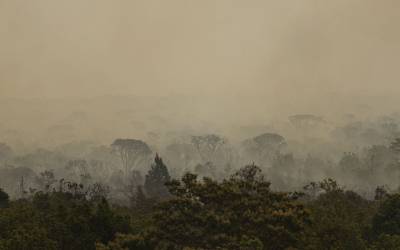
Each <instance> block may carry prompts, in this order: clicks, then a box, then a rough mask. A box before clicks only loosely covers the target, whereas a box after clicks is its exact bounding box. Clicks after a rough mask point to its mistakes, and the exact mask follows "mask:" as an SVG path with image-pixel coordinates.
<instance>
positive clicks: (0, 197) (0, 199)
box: [0, 188, 10, 208]
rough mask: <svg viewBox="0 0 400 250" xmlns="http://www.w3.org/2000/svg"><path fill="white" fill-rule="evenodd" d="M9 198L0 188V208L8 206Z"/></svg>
mask: <svg viewBox="0 0 400 250" xmlns="http://www.w3.org/2000/svg"><path fill="white" fill-rule="evenodd" d="M9 198H10V197H9V196H8V194H7V193H6V192H4V191H3V189H1V188H0V208H3V207H7V206H8V203H9Z"/></svg>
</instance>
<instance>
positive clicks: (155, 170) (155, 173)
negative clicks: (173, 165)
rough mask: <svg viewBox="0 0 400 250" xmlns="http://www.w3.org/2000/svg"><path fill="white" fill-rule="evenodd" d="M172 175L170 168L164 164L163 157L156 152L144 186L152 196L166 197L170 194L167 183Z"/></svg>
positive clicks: (157, 197)
mask: <svg viewBox="0 0 400 250" xmlns="http://www.w3.org/2000/svg"><path fill="white" fill-rule="evenodd" d="M170 179H171V177H170V176H169V173H168V168H167V166H166V165H165V164H164V162H163V160H162V159H161V157H159V156H158V154H156V157H155V159H154V164H152V165H151V169H150V170H149V172H148V173H147V175H146V179H145V183H144V188H145V190H146V193H147V195H148V196H150V197H151V198H155V199H165V198H167V197H168V196H169V192H168V189H167V187H166V186H165V184H166V183H167V182H169V181H170Z"/></svg>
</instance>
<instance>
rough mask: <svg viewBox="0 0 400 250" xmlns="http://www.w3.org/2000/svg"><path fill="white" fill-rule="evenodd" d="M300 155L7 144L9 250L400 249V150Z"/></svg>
mask: <svg viewBox="0 0 400 250" xmlns="http://www.w3.org/2000/svg"><path fill="white" fill-rule="evenodd" d="M293 119H295V118H293ZM295 122H298V121H297V120H296V119H295ZM317 122H319V120H318V121H317ZM350 131H353V130H352V129H350ZM353 132H354V131H353ZM350 134H351V133H350ZM393 138H396V137H393ZM290 144H293V142H289V141H288V140H287V139H286V138H284V137H283V136H281V135H279V134H276V133H263V134H260V135H258V136H255V137H251V138H248V139H246V140H244V141H242V142H241V143H239V144H236V145H233V144H231V143H230V142H229V141H228V139H227V138H224V137H222V136H219V135H215V134H205V135H201V136H189V137H183V138H181V140H176V141H174V142H172V143H169V144H167V146H166V147H164V148H160V147H157V146H155V145H150V144H147V143H146V142H145V141H142V140H137V139H116V140H114V142H113V143H112V144H111V145H110V146H98V145H94V144H91V143H88V142H79V143H70V144H66V145H63V146H61V147H58V148H55V149H53V150H49V149H37V150H34V151H31V152H29V153H18V152H16V151H14V150H13V149H12V147H11V146H9V145H7V144H5V143H0V187H1V192H0V250H2V249H7V250H8V249H11V250H13V249H15V250H24V249H30V250H36V249H43V250H45V249H65V250H68V249H98V250H114V249H115V250H124V249H128V250H129V249H171V250H172V249H186V250H189V249H249V250H250V249H273V250H279V249H400V193H399V191H398V190H399V189H398V187H399V186H398V176H399V174H400V164H399V162H400V161H399V160H400V139H393V140H392V142H391V143H389V144H386V145H385V144H376V145H374V146H367V147H365V148H363V149H362V150H359V151H357V152H346V153H344V154H342V156H341V157H339V158H338V159H337V160H334V161H332V160H330V159H329V158H326V159H324V158H323V157H322V156H317V155H316V154H307V155H305V156H304V155H303V156H298V154H297V155H295V154H294V153H290V151H289V149H290ZM304 151H306V149H304ZM155 152H161V153H162V154H163V156H164V155H165V158H164V157H163V158H161V157H160V156H159V155H158V154H157V153H155ZM153 157H154V158H153ZM247 159H254V162H253V163H251V164H245V163H244V162H246V161H247V162H249V161H248V160H247ZM250 162H252V161H250Z"/></svg>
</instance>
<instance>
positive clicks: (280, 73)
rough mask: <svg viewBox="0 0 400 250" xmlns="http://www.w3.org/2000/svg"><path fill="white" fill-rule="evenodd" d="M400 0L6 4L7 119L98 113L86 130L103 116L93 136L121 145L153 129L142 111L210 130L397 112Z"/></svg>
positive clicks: (22, 122)
mask: <svg viewBox="0 0 400 250" xmlns="http://www.w3.org/2000/svg"><path fill="white" fill-rule="evenodd" d="M399 7H400V2H399V1H396V0H384V1H376V0H338V1H321V0H301V1H278V0H277V1H266V0H257V1H255V0H246V1H239V0H237V1H235V0H212V1H210V0H197V1H192V0H168V1H167V0H159V1H153V0H142V1H128V0H125V1H122V0H121V1H117V0H113V1H109V0H91V1H84V0H68V1H56V0H35V1H21V0H0V98H1V99H2V107H1V108H0V111H1V114H2V115H3V121H2V122H1V124H0V127H1V126H3V128H4V129H10V128H14V129H18V128H20V129H24V130H27V131H28V132H33V133H35V130H36V129H37V128H41V129H46V128H47V127H49V126H51V125H54V124H56V125H57V124H65V123H68V119H75V118H74V114H75V115H76V116H77V117H78V118H79V117H81V116H80V115H79V114H80V113H79V112H80V111H83V112H89V113H91V115H92V118H93V121H95V122H92V123H86V122H85V121H83V122H82V124H85V125H82V124H81V125H79V126H78V125H76V124H75V125H76V126H78V127H82V128H84V129H86V130H87V131H86V132H85V133H86V134H88V133H91V132H90V130H91V128H90V124H92V125H93V124H96V125H99V124H103V129H102V130H100V131H97V132H96V133H98V134H95V135H94V136H99V135H105V134H107V135H108V136H109V137H110V138H107V140H110V139H111V138H112V137H114V136H119V135H120V136H127V135H135V133H134V132H132V131H133V130H135V128H139V129H143V127H145V128H146V131H150V130H151V129H152V128H148V125H147V124H144V125H143V124H141V123H140V122H141V121H140V120H141V118H142V117H146V119H147V120H146V122H150V123H151V122H153V123H158V126H159V127H161V126H163V125H165V126H169V127H174V126H178V125H179V126H181V127H185V126H187V127H189V128H193V126H194V127H196V128H202V129H210V127H209V124H222V123H224V124H233V123H235V122H239V123H241V124H243V125H246V124H247V125H248V124H251V123H253V122H254V123H257V122H260V123H263V122H265V121H266V120H267V118H270V117H280V118H285V117H286V116H287V115H290V114H295V113H316V114H318V115H324V116H332V115H334V114H335V115H337V114H339V113H340V114H342V113H343V114H345V113H357V114H360V115H366V114H372V113H378V112H392V111H395V110H396V105H398V104H399V102H398V101H397V96H398V95H399V94H400V86H399V80H400V76H399V69H398V67H399V65H400V62H399V60H400V29H399V24H400V15H399V13H398V10H399ZM130 97H132V98H133V99H134V101H133V99H131V98H130ZM16 99H18V101H17V100H16ZM19 99H21V101H19ZM22 99H24V101H22ZM125 99H128V100H126V101H124V100H125ZM116 103H117V104H116ZM115 105H116V106H115ZM167 106H168V107H167ZM21 110H22V111H21ZM137 110H141V111H142V113H140V112H138V111H137ZM77 112H78V113H77ZM118 112H122V113H123V112H125V113H124V114H129V112H131V113H130V114H135V115H132V116H133V117H129V118H127V119H125V120H129V121H130V120H132V119H135V121H134V122H135V124H136V125H135V126H136V127H135V128H127V127H126V126H127V125H125V124H122V123H123V122H121V124H120V123H118V122H116V120H115V119H117V118H115V117H114V118H107V115H108V114H117V116H118ZM135 112H136V113H135ZM139 113H140V114H139ZM161 113H162V114H163V117H164V118H163V119H164V120H162V119H161V120H157V119H158V118H159V117H156V116H158V115H160V114H161ZM71 114H72V117H71ZM136 114H137V115H136ZM124 116H127V115H124ZM153 116H154V117H156V118H154V117H153ZM197 118H199V119H198V120H197ZM197 121H202V122H204V124H203V123H201V124H199V123H198V122H197ZM100 126H101V125H100ZM129 126H130V125H129ZM123 127H124V129H122V128H123ZM150 127H151V126H150ZM154 127H157V126H156V125H154ZM216 127H217V126H216ZM176 128H178V127H176ZM116 131H117V132H116ZM28 132H27V133H28ZM232 133H233V132H232Z"/></svg>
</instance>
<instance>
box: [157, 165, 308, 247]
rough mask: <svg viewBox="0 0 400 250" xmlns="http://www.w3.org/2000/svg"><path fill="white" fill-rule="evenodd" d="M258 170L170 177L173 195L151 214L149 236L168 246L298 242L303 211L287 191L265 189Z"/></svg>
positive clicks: (266, 184) (249, 168)
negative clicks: (217, 176)
mask: <svg viewBox="0 0 400 250" xmlns="http://www.w3.org/2000/svg"><path fill="white" fill-rule="evenodd" d="M260 172H261V171H260V169H259V168H258V167H256V166H254V165H251V166H246V167H245V168H243V169H241V170H240V171H239V172H237V173H236V174H234V175H233V176H232V177H231V178H229V179H227V180H224V181H223V182H221V183H219V182H216V181H213V180H211V179H209V178H204V179H203V181H198V180H197V177H196V175H193V174H186V175H185V176H184V177H183V178H182V180H181V181H172V182H170V183H169V188H170V192H171V193H172V194H173V195H174V196H175V198H174V199H173V200H170V201H167V202H165V203H163V204H161V206H160V208H159V210H158V212H157V213H156V214H155V217H154V219H155V222H154V223H155V225H154V227H155V228H154V230H153V231H152V232H151V240H152V241H153V242H154V244H156V246H158V245H164V246H166V247H168V248H170V249H182V248H184V247H189V248H193V249H241V248H240V247H241V246H246V247H245V248H244V249H286V248H289V247H299V246H301V244H302V231H303V229H304V227H305V226H306V224H307V223H308V217H309V214H308V212H307V211H306V209H305V208H304V206H303V205H302V204H300V203H299V202H298V201H297V199H296V198H295V197H294V196H292V195H291V194H289V193H279V192H273V191H271V189H270V183H269V182H267V181H265V180H264V178H263V176H262V175H261V173H260ZM253 247H254V248H253Z"/></svg>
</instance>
